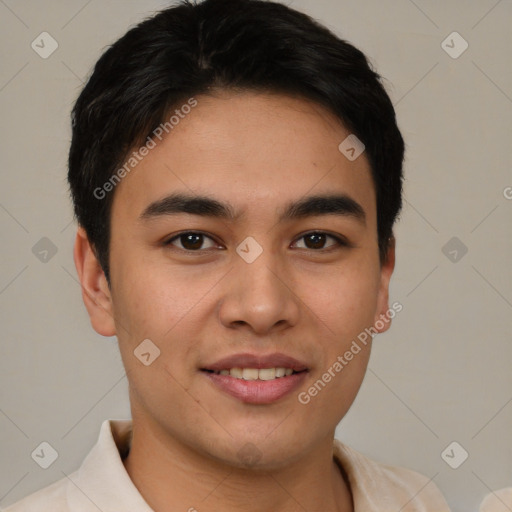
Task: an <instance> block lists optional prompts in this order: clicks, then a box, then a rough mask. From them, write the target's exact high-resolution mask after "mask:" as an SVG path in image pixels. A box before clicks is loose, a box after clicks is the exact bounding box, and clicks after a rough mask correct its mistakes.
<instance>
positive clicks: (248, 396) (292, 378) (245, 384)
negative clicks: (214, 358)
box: [201, 370, 308, 405]
mask: <svg viewBox="0 0 512 512" xmlns="http://www.w3.org/2000/svg"><path fill="white" fill-rule="evenodd" d="M201 373H202V374H203V375H205V377H206V378H208V379H210V381H211V382H212V383H213V384H214V385H215V386H216V387H217V388H218V389H220V390H221V391H223V392H224V393H227V394H228V395H231V396H232V397H235V398H237V399H238V400H240V401H242V402H245V403H248V404H258V405H265V404H271V403H273V402H276V401H277V400H279V399H281V398H283V397H285V396H286V395H289V394H290V393H292V392H293V391H294V390H296V389H297V388H298V387H299V386H300V385H301V384H302V383H303V382H304V379H305V378H306V375H307V373H308V372H307V371H302V372H300V373H292V374H291V375H288V376H285V377H279V378H278V379H273V380H243V379H237V378H235V377H231V375H220V374H218V373H209V372H207V371H204V370H203V371H202V372H201Z"/></svg>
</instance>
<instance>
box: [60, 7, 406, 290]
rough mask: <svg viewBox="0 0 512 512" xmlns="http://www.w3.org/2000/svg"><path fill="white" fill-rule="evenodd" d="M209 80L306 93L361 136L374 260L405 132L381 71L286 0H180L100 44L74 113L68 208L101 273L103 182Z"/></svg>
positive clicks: (387, 232)
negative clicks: (373, 208)
mask: <svg viewBox="0 0 512 512" xmlns="http://www.w3.org/2000/svg"><path fill="white" fill-rule="evenodd" d="M215 89H233V90H242V91H243V90H248V91H251V90H252V91H262V92H274V93H284V94H288V95H291V96H295V97H296V96H299V97H302V98H304V99H307V100H312V101H315V102H317V104H319V105H321V106H323V107H326V108H327V109H328V110H329V111H330V112H331V113H333V114H334V115H335V116H336V117H337V118H338V119H339V120H340V121H341V122H342V124H343V125H344V126H345V127H346V128H347V129H348V130H349V131H350V132H351V133H353V134H355V135H356V136H357V138H358V139H360V140H361V141H362V142H363V144H364V145H365V154H366V156H367V158H368V160H369V163H370V166H371V172H372V178H373V183H374V185H375V192H376V198H377V231H378V245H379V257H380V261H381V264H382V262H384V261H385V260H386V256H387V253H388V248H389V243H390V238H391V237H392V236H393V224H394V222H395V220H396V218H397V216H398V214H399V212H400V210H401V207H402V181H403V173H402V164H403V158H404V141H403V139H402V136H401V133H400V131H399V129H398V126H397V123H396V116H395V111H394V108H393V104H392V102H391V100H390V98H389V96H388V94H387V93H386V91H385V89H384V87H383V85H382V83H381V76H380V75H379V74H378V73H377V72H376V71H375V70H374V69H373V67H372V66H371V64H370V63H369V61H368V59H367V58H366V57H365V55H364V54H363V53H362V52H361V51H360V50H358V49H357V48H355V47H354V46H353V45H351V44H350V43H348V42H347V41H345V40H342V39H340V38H339V37H337V36H336V35H335V34H334V33H333V32H331V31H330V30H328V29H327V28H326V27H324V26H323V25H321V24H319V23H318V22H316V21H315V20H313V19H312V18H311V17H309V16H307V15H306V14H304V13H301V12H298V11H296V10H293V9H291V8H289V7H287V6H285V5H283V4H280V3H277V2H273V1H265V0H205V1H203V2H200V3H197V2H195V1H193V0H183V1H181V2H180V3H179V4H177V5H174V6H171V7H169V8H166V9H165V10H162V11H160V12H158V13H156V14H155V15H153V16H152V17H150V18H149V19H146V20H144V21H143V22H141V23H140V24H138V25H136V26H135V27H134V28H132V29H130V30H129V31H128V32H127V33H126V34H125V35H124V36H123V37H121V38H120V39H119V40H117V41H116V42H115V43H114V44H113V45H111V46H110V47H109V48H108V49H107V50H106V51H105V52H104V53H103V55H102V56H101V57H100V59H99V60H98V62H97V63H96V65H95V67H94V70H93V72H92V74H91V76H90V78H89V80H88V81H87V84H86V85H85V87H84V88H83V90H82V92H81V93H80V95H79V97H78V99H77V101H76V103H75V105H74V108H73V111H72V114H71V119H72V140H71V147H70V151H69V161H68V165H69V171H68V181H69V185H70V190H71V196H72V200H73V204H74V211H75V216H76V219H77V221H78V223H79V225H80V226H82V227H83V228H84V229H85V231H86V233H87V236H88V238H89V240H90V242H91V244H92V246H93V247H94V250H95V253H96V256H97V257H98V261H99V262H100V265H101V267H102V269H103V271H104V272H105V276H106V278H107V281H108V282H109V284H110V280H109V241H110V224H111V219H110V217H111V215H110V213H111V206H112V199H113V193H114V192H113V190H112V191H111V192H110V193H108V194H106V193H105V190H107V188H105V187H104V185H105V184H106V183H107V182H108V181H109V180H112V177H113V176H114V173H115V172H116V170H119V168H120V166H122V165H123V163H124V162H125V160H126V159H127V157H128V155H129V154H130V152H131V151H132V150H133V149H134V148H136V147H137V146H138V145H140V144H141V143H142V142H143V141H145V140H146V139H147V138H148V137H149V135H150V134H151V133H152V132H153V131H154V130H155V129H156V128H157V127H158V126H159V125H160V124H161V123H162V122H164V120H165V119H166V117H167V116H168V115H169V112H171V111H172V110H173V109H174V108H176V107H177V106H180V105H181V104H183V103H187V101H190V98H193V96H196V95H201V94H206V95H207V94H210V93H211V92H212V90H215ZM148 140H149V139H148ZM340 142H341V141H340ZM114 185H115V183H114ZM110 189H114V187H108V190H110ZM98 190H101V191H102V192H101V194H99V193H98ZM95 191H96V192H95Z"/></svg>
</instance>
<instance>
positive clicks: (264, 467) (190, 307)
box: [75, 91, 395, 512]
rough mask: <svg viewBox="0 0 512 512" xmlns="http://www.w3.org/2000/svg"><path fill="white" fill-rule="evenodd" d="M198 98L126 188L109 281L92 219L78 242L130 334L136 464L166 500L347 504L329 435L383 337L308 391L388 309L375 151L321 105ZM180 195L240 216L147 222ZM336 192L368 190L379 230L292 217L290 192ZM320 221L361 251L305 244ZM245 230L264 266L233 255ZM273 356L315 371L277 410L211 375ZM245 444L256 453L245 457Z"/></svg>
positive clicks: (110, 322)
mask: <svg viewBox="0 0 512 512" xmlns="http://www.w3.org/2000/svg"><path fill="white" fill-rule="evenodd" d="M196 99H197V101H198V105H197V106H196V107H195V108H194V109H193V110H192V112H191V113H190V114H189V115H188V116H186V117H185V119H183V120H181V121H180V123H179V124H178V125H177V126H176V127H175V128H174V129H173V131H172V132H171V133H170V134H169V135H168V136H167V137H166V138H164V139H163V141H162V142H161V143H159V144H158V145H157V147H156V148H155V149H153V150H152V151H151V152H150V153H149V154H148V155H147V156H146V157H145V158H144V159H143V160H142V161H141V162H140V163H139V164H138V165H137V167H136V169H135V170H134V171H133V172H131V173H130V174H129V175H127V176H126V177H125V178H124V179H123V180H122V182H121V183H120V184H119V185H118V186H117V187H116V189H115V195H114V201H113V206H112V218H111V229H112V236H111V246H110V247H111V249H110V269H111V286H110V287H109V286H108V284H107V282H106V280H105V277H104V274H103V272H102V270H101V268H100V266H99V264H98V261H97V259H96V257H95V255H94V252H93V250H92V249H91V245H90V244H89V241H88V239H87V236H86V234H85V232H84V230H83V229H81V228H79V230H78V234H77V238H76V244H75V263H76V267H77V270H78V275H79V278H80V281H81V283H82V289H83V298H84V302H85V305H86V307H87V310H88V312H89V315H90V319H91V323H92V326H93V327H94V329H95V330H96V331H97V332H98V333H100V334H102V335H104V336H112V335H117V337H118V340H119V347H120V352H121V356H122V359H123V363H124V365H125V368H126V372H127V378H128V382H129V394H130V402H131V409H132V417H133V439H132V445H131V451H130V454H129V456H128V457H127V459H125V460H124V464H125V467H126V470H127V472H128V474H129V475H130V477H131V479H132V480H133V482H134V484H135V485H136V487H137V488H138V489H139V491H140V493H141V494H142V496H143V497H144V498H145V500H146V501H147V502H148V504H149V505H150V506H151V507H152V508H153V509H154V510H155V511H156V512H164V511H167V510H169V504H171V503H172V509H173V510H189V509H191V508H192V507H193V508H195V509H196V510H199V511H200V510H209V511H223V512H230V511H235V510H236V511H240V510H244V511H247V512H257V511H268V510H273V511H279V512H288V511H296V510H308V511H313V510H326V511H344V512H345V511H351V510H353V504H352V498H351V493H350V487H349V485H348V484H347V482H346V480H345V478H344V477H343V472H342V471H340V469H339V468H338V466H337V465H336V464H335V463H334V461H333V458H332V445H333V439H334V432H335V428H336V426H337V425H338V423H339V422H340V420H341V419H342V418H343V416H344V415H345V414H346V413H347V411H348V409H349V408H350V406H351V404H352V403H353V401H354V399H355V397H356V394H357V392H358V390H359V387H360V385H361V382H362V380H363V377H364V374H365V371H366V368H367V364H368V359H369V355H370V345H371V343H369V344H368V346H367V347H366V348H363V350H362V351H361V352H360V353H358V354H357V355H356V356H354V358H353V360H352V361H350V363H349V364H348V365H347V366H346V367H344V369H343V371H341V372H340V373H338V374H337V375H336V377H335V378H333V379H332V381H331V382H330V383H328V384H327V385H326V386H325V388H324V389H323V390H322V391H321V392H320V393H318V395H317V396H315V397H313V398H312V399H311V401H310V402H309V403H308V404H307V405H303V404H301V403H300V402H299V401H298V399H297V394H298V392H300V391H304V390H307V389H308V388H309V387H310V386H311V385H312V383H314V382H315V381H317V380H318V379H319V378H320V377H321V375H322V374H323V373H324V372H325V371H326V370H327V369H328V368H329V367H331V366H332V365H333V363H334V362H335V361H336V358H337V356H339V355H343V354H344V353H345V352H346V350H348V349H349V348H350V345H351V343H352V341H353V340H354V339H356V337H357V335H358V334H359V333H361V332H362V331H364V329H365V328H367V327H370V326H372V325H373V324H374V323H375V322H376V321H377V320H378V319H379V318H380V315H383V314H385V313H386V311H388V309H389V304H388V289H389V281H390V278H391V275H392V272H393V269H394V264H395V249H394V239H392V243H391V245H390V249H389V252H388V259H387V261H386V262H385V263H384V264H381V262H380V261H379V256H378V243H377V216H376V196H375V190H374V185H373V182H372V179H371V174H370V167H369V163H368V160H367V159H366V156H365V154H364V153H363V154H362V155H361V156H360V157H359V158H357V159H356V160H355V161H353V162H351V161H349V160H348V159H347V158H345V156H344V155H343V154H342V153H340V151H339V150H338V145H339V144H340V142H341V141H343V140H344V139H345V138H346V137H347V136H348V135H349V133H350V132H348V131H347V130H346V129H345V128H344V127H343V126H342V125H341V124H340V123H339V121H338V120H337V119H336V118H335V117H334V116H333V115H332V114H330V113H329V112H327V111H326V110H324V109H323V108H322V107H320V106H318V105H316V104H313V103H311V102H309V101H306V100H303V99H299V98H292V97H288V96H282V95H277V94H267V93H261V94H257V93H254V92H242V93H240V92H238V93H235V92H225V91H224V92H218V93H216V94H215V95H212V96H198V97H196ZM172 192H185V193H194V194H206V195H208V196H209V197H213V198H215V199H217V200H219V201H223V202H230V203H231V204H232V205H233V208H234V209H235V210H236V211H237V212H244V216H243V217H239V218H238V219H236V220H234V221H230V220H227V219H217V218H207V217H202V216H198V215H190V214H184V213H181V214H178V215H163V216H159V217H158V218H151V219H149V220H142V219H140V218H139V217H140V215H141V213H142V212H143V211H144V209H145V208H146V207H147V206H148V205H149V204H151V203H152V202H153V201H155V200H158V199H161V198H162V197H164V196H166V195H167V194H170V193H172ZM333 192H339V193H344V194H347V195H349V196H350V197H352V198H353V199H354V200H356V201H357V202H358V203H359V204H360V205H361V206H362V207H363V209H364V211H365V213H366V224H362V223H361V222H358V221H357V220H356V219H355V218H354V217H351V216H337V215H321V216H318V215H317V216H314V217H308V218H303V219H298V220H297V219H296V220H293V221H288V222H284V223H278V215H279V213H280V212H281V210H282V209H283V208H284V205H285V204H286V203H288V202H289V201H292V200H298V199H300V198H302V197H303V196H305V195H311V194H323V193H333ZM186 230H191V231H196V230H200V231H202V232H205V233H208V234H209V236H210V237H211V238H207V237H205V238H203V245H202V246H201V248H204V249H205V250H203V251H202V253H198V252H197V251H196V252H194V251H193V250H190V245H188V246H187V245H186V241H185V242H183V239H181V243H180V239H179V238H178V239H176V240H175V241H174V242H173V245H167V246H166V245H165V244H164V242H165V241H166V240H168V239H169V238H171V235H174V234H177V233H180V232H183V231H186ZM312 230H320V231H327V232H328V234H334V235H339V236H344V237H346V239H347V240H348V241H349V242H350V246H349V247H344V246H338V245H337V243H336V241H335V240H334V239H331V238H330V237H326V238H325V242H324V245H323V246H322V244H320V245H319V247H320V248H315V246H314V244H312V243H311V241H309V245H307V244H308V240H307V239H306V238H307V237H306V238H304V236H303V235H304V234H305V233H307V232H309V231H312ZM248 236H252V237H253V238H254V239H255V240H256V241H257V242H258V243H259V244H260V246H261V247H262V248H263V253H262V254H261V255H260V256H259V257H258V258H257V259H256V260H255V261H254V262H253V263H250V264H248V263H247V262H246V261H244V260H243V259H242V258H241V257H240V256H239V255H238V254H237V253H236V251H235V250H236V247H237V246H238V245H239V244H240V243H241V242H242V241H243V240H244V239H245V238H246V237H248ZM183 243H185V245H182V244H183ZM317 247H318V246H317ZM186 248H189V250H188V252H187V250H186ZM389 325H390V322H385V326H384V327H383V328H382V329H381V330H380V332H383V331H385V330H387V329H388V328H389ZM147 338H149V339H151V340H152V342H153V343H154V344H155V345H156V346H158V347H159V349H160V351H161V353H160V357H158V358H157V359H155V361H154V362H153V363H152V364H151V365H149V366H144V365H143V364H141V362H140V361H139V360H138V359H137V358H136V357H135V356H134V353H133V352H134V349H135V348H136V347H137V346H138V345H139V344H140V343H141V341H142V340H144V339H147ZM275 351H280V352H284V353H286V354H289V355H291V356H293V357H295V358H297V359H300V360H302V361H305V362H307V365H308V367H309V372H308V374H307V378H306V381H305V382H304V385H303V386H301V388H300V389H299V390H298V391H297V392H293V393H291V394H290V395H288V396H286V397H284V398H282V399H280V400H279V401H277V402H275V403H272V404H268V405H254V404H246V403H243V402H241V401H239V400H237V399H235V398H233V397H231V396H229V395H227V394H225V393H223V392H221V391H219V390H218V389H217V388H216V387H215V386H213V385H212V384H211V382H210V381H209V379H207V378H206V377H205V375H204V374H203V373H202V372H201V371H199V368H201V367H204V366H206V365H207V364H208V363H212V362H214V361H217V360H218V359H220V358H221V357H225V356H227V355H231V354H234V353H240V352H257V353H263V354H268V353H272V352H275ZM248 443H251V445H249V444H248ZM248 446H250V447H251V449H252V450H253V451H254V452H255V453H257V457H256V458H257V459H258V460H256V461H252V462H247V461H246V462H244V461H243V460H242V459H241V457H240V456H239V455H238V452H239V450H241V449H242V448H244V447H245V449H246V450H247V449H249V448H248Z"/></svg>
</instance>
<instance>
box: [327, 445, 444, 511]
mask: <svg viewBox="0 0 512 512" xmlns="http://www.w3.org/2000/svg"><path fill="white" fill-rule="evenodd" d="M334 456H335V459H337V460H338V461H339V463H341V465H342V467H343V469H344V470H345V472H346V473H347V477H348V479H349V482H350V486H351V489H352V494H353V497H354V507H355V510H356V512H359V510H364V511H374V510H375V511H377V510H378V511H379V512H380V511H382V512H386V511H388V510H389V511H391V510H401V511H402V512H427V511H428V512H450V509H449V507H448V504H447V503H446V501H445V499H444V498H443V496H442V494H441V492H440V491H439V489H438V488H437V486H436V484H435V483H434V482H433V481H432V479H429V478H427V477H426V476H424V475H422V474H420V473H417V472H416V471H412V470H410V469H406V468H403V467H398V466H390V465H386V464H381V463H379V462H377V461H375V460H372V459H370V458H368V457H366V456H365V455H363V454H362V453H359V452H358V451H356V450H354V449H353V448H350V447H349V446H347V445H345V444H343V443H342V442H341V441H339V440H337V439H335V440H334ZM384 507H385V508H384Z"/></svg>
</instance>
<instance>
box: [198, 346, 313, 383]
mask: <svg viewBox="0 0 512 512" xmlns="http://www.w3.org/2000/svg"><path fill="white" fill-rule="evenodd" d="M230 368H257V369H258V370H260V369H262V368H291V369H292V370H294V371H296V372H302V371H304V370H308V366H307V365H306V364H305V363H303V362H301V361H299V360H298V359H295V358H294V357H291V356H288V355H286V354H283V353H281V352H275V353H273V354H266V355H263V354H251V353H249V352H244V353H241V354H232V355H230V356H227V357H224V358H222V359H219V360H218V361H216V362H214V363H212V364H208V365H206V366H204V367H203V368H201V370H213V371H220V370H229V369H230ZM281 378H284V377H281Z"/></svg>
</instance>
